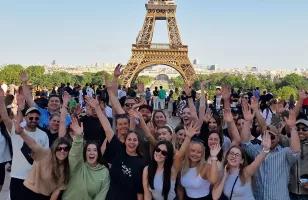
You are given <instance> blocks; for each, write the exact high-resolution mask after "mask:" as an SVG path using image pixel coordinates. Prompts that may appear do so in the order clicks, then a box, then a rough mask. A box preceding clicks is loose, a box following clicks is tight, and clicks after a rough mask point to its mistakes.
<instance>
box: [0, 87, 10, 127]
mask: <svg viewBox="0 0 308 200" xmlns="http://www.w3.org/2000/svg"><path fill="white" fill-rule="evenodd" d="M4 98H5V95H4V91H3V89H2V88H1V87H0V116H1V119H2V120H3V123H4V125H5V127H6V129H7V130H9V131H11V130H12V120H11V119H10V117H9V115H8V113H7V110H6V106H5V102H4Z"/></svg>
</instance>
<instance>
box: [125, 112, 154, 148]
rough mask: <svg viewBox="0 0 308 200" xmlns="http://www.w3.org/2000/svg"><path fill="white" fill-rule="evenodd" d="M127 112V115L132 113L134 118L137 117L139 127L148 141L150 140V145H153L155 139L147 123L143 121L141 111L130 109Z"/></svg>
mask: <svg viewBox="0 0 308 200" xmlns="http://www.w3.org/2000/svg"><path fill="white" fill-rule="evenodd" d="M128 113H129V115H133V116H134V119H138V120H139V122H140V123H139V125H140V128H141V129H142V130H143V131H144V134H145V137H146V138H147V139H148V140H149V142H150V144H151V145H152V146H155V145H156V143H157V140H156V139H155V138H154V136H153V135H152V133H151V130H150V128H149V127H148V126H147V124H146V123H145V121H144V119H143V117H142V115H141V113H140V112H138V111H135V110H132V109H131V110H130V111H129V112H128Z"/></svg>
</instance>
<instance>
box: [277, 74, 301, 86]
mask: <svg viewBox="0 0 308 200" xmlns="http://www.w3.org/2000/svg"><path fill="white" fill-rule="evenodd" d="M304 83H305V78H304V77H303V76H300V75H298V74H295V73H293V74H288V75H286V76H285V77H283V78H282V79H281V83H280V84H279V86H280V87H283V86H293V87H296V88H297V89H301V88H302V87H303V86H304Z"/></svg>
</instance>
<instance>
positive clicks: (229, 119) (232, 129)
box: [223, 108, 241, 146]
mask: <svg viewBox="0 0 308 200" xmlns="http://www.w3.org/2000/svg"><path fill="white" fill-rule="evenodd" d="M223 118H224V121H225V122H226V123H227V126H228V133H229V135H230V137H231V140H232V146H233V145H239V144H240V143H241V136H240V133H239V131H238V129H237V127H236V125H235V122H234V119H233V116H232V113H231V108H225V109H224V112H223Z"/></svg>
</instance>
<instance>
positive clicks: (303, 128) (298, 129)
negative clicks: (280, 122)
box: [297, 126, 308, 132]
mask: <svg viewBox="0 0 308 200" xmlns="http://www.w3.org/2000/svg"><path fill="white" fill-rule="evenodd" d="M297 131H305V132H306V131H308V127H306V126H305V127H302V128H300V127H298V128H297Z"/></svg>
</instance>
